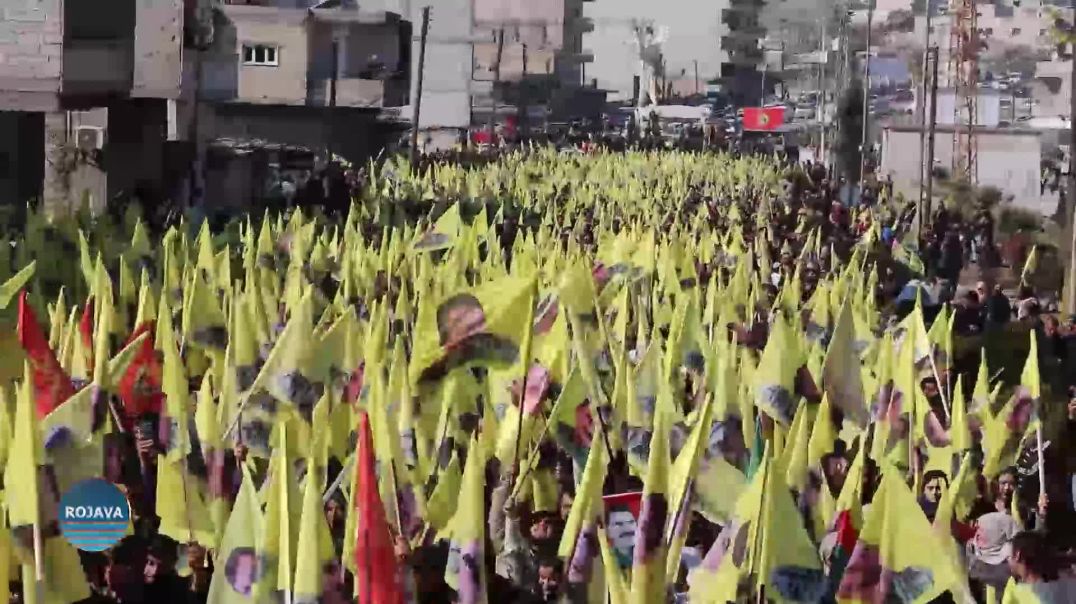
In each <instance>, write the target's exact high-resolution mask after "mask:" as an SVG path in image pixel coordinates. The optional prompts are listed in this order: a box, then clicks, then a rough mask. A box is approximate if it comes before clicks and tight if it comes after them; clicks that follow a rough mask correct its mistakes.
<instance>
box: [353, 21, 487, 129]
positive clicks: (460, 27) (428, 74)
mask: <svg viewBox="0 0 1076 604" xmlns="http://www.w3.org/2000/svg"><path fill="white" fill-rule="evenodd" d="M424 6H430V7H431V11H430V12H431V18H430V31H429V35H428V38H427V43H426V67H425V69H424V70H423V84H422V113H421V115H420V118H419V128H421V129H422V131H423V133H424V139H425V144H426V145H428V146H432V147H439V148H448V147H451V146H452V145H453V144H455V143H456V142H457V140H458V139H459V138H460V136H461V135H462V133H463V132H465V131H466V130H467V129H468V128H469V127H470V125H471V88H472V72H473V67H474V44H475V42H478V41H479V39H478V38H477V37H476V36H475V35H474V33H473V31H474V6H473V0H437V1H436V2H433V1H429V0H426V1H420V0H363V2H362V7H363V8H364V9H367V10H383V11H389V12H395V13H397V14H399V15H402V16H403V18H405V19H407V20H409V21H410V22H411V23H412V24H413V34H412V43H411V73H412V74H414V75H415V77H412V78H411V93H410V95H409V97H410V99H412V100H413V99H414V98H415V97H416V96H417V86H418V77H417V75H418V57H419V35H418V33H419V30H420V28H421V24H422V9H423V7H424ZM486 39H487V40H488V38H486ZM397 114H398V115H399V116H400V118H401V119H406V120H409V119H410V118H411V106H410V103H408V104H407V105H404V106H402V107H400V108H399V110H398V111H397Z"/></svg>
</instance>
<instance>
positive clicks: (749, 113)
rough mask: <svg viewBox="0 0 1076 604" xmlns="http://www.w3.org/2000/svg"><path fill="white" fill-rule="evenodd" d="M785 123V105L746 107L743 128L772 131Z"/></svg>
mask: <svg viewBox="0 0 1076 604" xmlns="http://www.w3.org/2000/svg"><path fill="white" fill-rule="evenodd" d="M784 123H785V108H784V107H744V108H743V129H744V130H762V131H769V132H772V131H774V130H776V129H777V128H778V127H780V126H781V125H782V124H784Z"/></svg>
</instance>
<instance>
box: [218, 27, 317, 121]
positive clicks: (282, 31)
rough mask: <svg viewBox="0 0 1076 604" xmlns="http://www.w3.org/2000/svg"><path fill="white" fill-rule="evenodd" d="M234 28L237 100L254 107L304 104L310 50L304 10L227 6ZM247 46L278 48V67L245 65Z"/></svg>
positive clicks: (232, 50) (226, 50)
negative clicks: (237, 83)
mask: <svg viewBox="0 0 1076 604" xmlns="http://www.w3.org/2000/svg"><path fill="white" fill-rule="evenodd" d="M222 9H223V10H224V13H225V15H226V16H227V17H228V19H229V20H230V21H231V22H232V24H233V26H234V28H235V42H234V44H235V45H234V46H233V47H232V48H221V49H220V50H222V51H223V52H224V53H226V54H227V53H235V56H236V60H237V62H238V65H239V68H238V70H239V74H238V79H239V85H238V99H237V100H238V101H240V102H244V103H255V104H266V105H273V104H300V105H301V104H305V103H306V92H307V90H306V85H307V82H306V74H307V66H308V48H307V33H306V18H307V13H306V11H305V10H298V9H277V8H264V7H257V6H224V7H222ZM244 44H271V45H275V46H277V47H278V50H277V58H278V62H279V65H277V66H272V67H270V66H260V65H243V64H242V56H241V53H242V48H243V45H244Z"/></svg>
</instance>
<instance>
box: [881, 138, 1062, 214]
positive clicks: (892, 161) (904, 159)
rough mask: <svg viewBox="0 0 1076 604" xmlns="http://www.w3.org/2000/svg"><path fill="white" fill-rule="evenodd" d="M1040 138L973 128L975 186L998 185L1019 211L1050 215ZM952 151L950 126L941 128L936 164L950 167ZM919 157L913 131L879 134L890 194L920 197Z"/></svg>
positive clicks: (1053, 202)
mask: <svg viewBox="0 0 1076 604" xmlns="http://www.w3.org/2000/svg"><path fill="white" fill-rule="evenodd" d="M1040 137H1041V133H1040V132H1038V131H1035V130H1022V129H1015V128H978V129H976V140H977V142H978V153H977V155H976V158H977V162H978V163H977V174H978V181H979V182H978V184H979V185H980V186H993V187H997V188H998V189H999V190H1001V191H1002V193H1003V194H1004V195H1005V197H1006V198H1009V199H1010V200H1011V202H1012V203H1013V204H1014V205H1016V206H1018V207H1021V208H1025V209H1028V210H1031V211H1035V212H1040V213H1042V214H1044V215H1049V214H1052V213H1053V212H1054V210H1055V209H1056V200H1050V199H1047V198H1045V197H1044V196H1043V195H1042V192H1041V189H1040V170H1041V165H1040V158H1041V156H1042V153H1041V145H1042V142H1041V140H1040ZM954 148H955V137H954V136H953V128H952V126H939V127H938V128H937V136H936V138H935V145H934V153H935V156H934V165H935V166H941V167H945V168H948V167H949V166H951V165H952V164H953V153H954ZM920 158H921V156H920V151H919V129H918V128H917V127H909V126H886V127H885V128H884V129H883V130H882V161H881V169H880V172H881V174H883V175H888V176H890V177H891V178H892V179H893V189H894V191H896V192H899V193H901V194H903V195H904V196H905V197H906V198H908V199H916V198H918V195H919V185H920V165H921V164H920ZM935 190H937V189H935Z"/></svg>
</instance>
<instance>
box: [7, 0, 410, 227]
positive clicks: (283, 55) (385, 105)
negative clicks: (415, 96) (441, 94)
mask: <svg viewBox="0 0 1076 604" xmlns="http://www.w3.org/2000/svg"><path fill="white" fill-rule="evenodd" d="M410 39H411V25H410V22H408V21H406V20H404V19H401V18H400V17H399V16H398V15H396V14H393V13H386V12H383V11H381V12H378V11H361V10H359V9H358V8H356V7H355V6H354V5H353V4H347V3H341V2H339V1H338V0H328V1H325V2H321V3H320V4H313V3H312V2H307V1H304V0H261V1H253V0H247V1H245V2H242V4H238V3H227V4H221V3H219V2H216V1H214V0H101V1H99V2H92V3H91V2H79V1H72V0H66V1H65V0H43V1H38V0H6V1H5V7H4V8H2V9H0V124H4V125H7V126H11V127H12V128H13V129H12V130H11V131H12V132H17V133H18V139H19V140H20V141H21V143H20V144H19V145H18V146H17V147H14V146H12V145H6V147H7V148H0V194H6V195H8V198H7V199H8V201H9V202H10V201H24V200H26V199H27V198H30V197H41V198H42V199H43V200H44V202H45V203H46V204H47V205H48V206H50V207H51V208H54V209H56V210H60V211H63V210H66V209H70V208H72V207H74V206H75V205H77V204H79V203H82V202H83V201H84V200H86V199H89V200H90V201H91V203H92V204H93V205H94V206H96V207H101V206H103V205H104V203H105V201H106V200H108V199H113V198H117V197H137V198H139V199H141V200H142V201H143V202H152V201H155V200H164V199H172V200H173V201H178V202H195V203H200V202H203V201H205V202H208V203H210V204H211V205H212V204H214V203H217V202H218V201H222V200H221V199H214V197H215V195H214V192H213V191H210V190H208V189H207V188H206V187H205V183H204V182H202V179H201V178H200V176H199V175H200V174H203V173H205V171H206V170H207V169H208V165H209V163H210V162H208V161H207V153H208V151H209V150H210V149H211V148H213V147H214V145H215V144H216V143H218V142H219V141H220V140H221V139H224V140H227V141H228V142H229V143H230V144H232V145H233V146H234V145H235V144H236V143H237V142H240V141H245V142H243V143H242V144H244V145H246V148H258V149H265V148H270V149H278V150H279V149H286V148H288V147H291V146H298V145H301V146H303V147H305V148H307V149H308V150H310V151H312V152H316V153H318V154H320V155H322V156H327V155H328V154H329V153H333V154H336V155H342V156H344V157H347V158H349V159H353V160H361V159H362V158H363V157H365V156H367V155H370V154H372V153H376V150H372V149H371V148H370V144H369V143H370V141H371V140H376V138H377V137H376V136H371V133H372V132H374V131H375V130H377V128H378V121H377V118H378V114H379V113H380V112H382V111H384V110H386V109H391V108H394V107H400V106H402V105H404V104H406V103H407V102H408V94H409V84H410V63H411V55H410V50H411V45H410V44H411V42H410ZM345 126H346V127H345ZM35 131H36V132H38V133H39V134H40V140H41V142H40V144H38V143H36V142H35V141H36V140H37V139H38V135H37V134H35ZM262 155H265V154H264V153H263V154H262ZM37 164H40V166H41V167H40V169H36V168H34V166H35V165H37ZM220 164H221V162H217V165H218V167H219V166H220ZM5 165H6V167H7V169H4V166H5ZM223 165H224V169H225V170H227V169H228V168H227V165H228V162H227V161H225V162H223ZM192 168H193V169H192ZM259 188H260V185H256V186H251V187H246V188H244V189H241V194H240V195H238V198H236V199H233V198H232V196H231V195H224V196H225V197H227V199H226V200H223V201H226V203H236V204H239V205H242V204H244V203H247V202H249V201H250V200H251V199H252V197H250V196H247V195H246V194H245V192H246V191H254V190H258V189H259ZM12 197H14V198H12ZM256 198H257V196H254V199H256Z"/></svg>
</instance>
